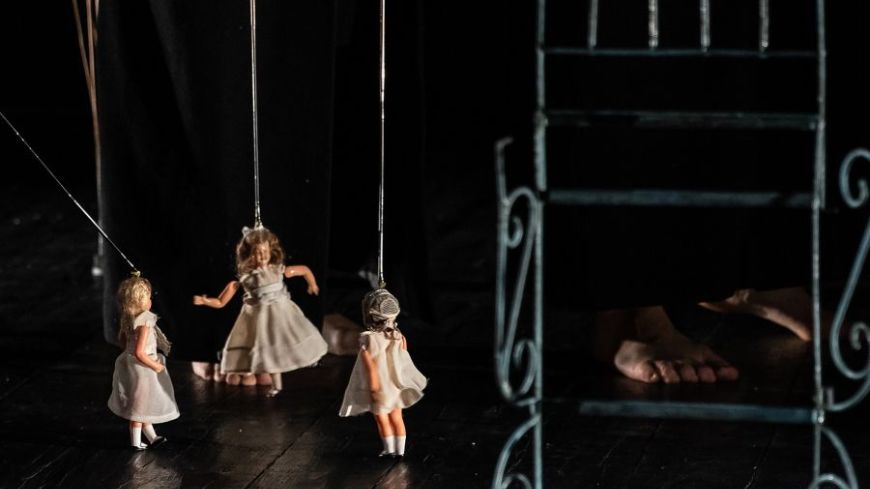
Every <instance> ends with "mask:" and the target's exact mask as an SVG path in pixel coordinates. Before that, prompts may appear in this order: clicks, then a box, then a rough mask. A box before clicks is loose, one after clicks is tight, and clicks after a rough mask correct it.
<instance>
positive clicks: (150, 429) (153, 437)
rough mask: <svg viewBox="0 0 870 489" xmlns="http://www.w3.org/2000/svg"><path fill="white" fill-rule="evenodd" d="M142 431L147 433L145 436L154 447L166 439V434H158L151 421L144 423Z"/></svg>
mask: <svg viewBox="0 0 870 489" xmlns="http://www.w3.org/2000/svg"><path fill="white" fill-rule="evenodd" d="M142 433H143V434H144V435H145V438H146V439H147V440H148V443H149V444H150V445H151V446H152V447H156V446H157V445H160V444H161V443H163V442H165V441H166V437H165V436H158V435H157V432H156V431H154V425H153V424H151V423H144V424H143V425H142Z"/></svg>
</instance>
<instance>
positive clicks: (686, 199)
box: [546, 189, 812, 209]
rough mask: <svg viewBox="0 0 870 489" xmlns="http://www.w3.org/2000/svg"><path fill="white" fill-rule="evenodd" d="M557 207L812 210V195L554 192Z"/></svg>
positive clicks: (550, 200)
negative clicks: (770, 208)
mask: <svg viewBox="0 0 870 489" xmlns="http://www.w3.org/2000/svg"><path fill="white" fill-rule="evenodd" d="M546 201H547V202H548V203H550V204H554V205H577V206H639V207H780V208H783V207H784V208H799V209H808V208H810V205H811V203H812V194H811V193H809V192H794V193H782V192H707V191H695V190H657V189H656V190H653V189H639V190H600V189H552V190H550V192H549V193H548V194H547V198H546Z"/></svg>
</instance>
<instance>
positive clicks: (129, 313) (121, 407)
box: [109, 276, 179, 450]
mask: <svg viewBox="0 0 870 489" xmlns="http://www.w3.org/2000/svg"><path fill="white" fill-rule="evenodd" d="M118 305H119V306H120V309H121V328H120V331H119V332H118V339H119V341H120V343H121V345H122V346H124V352H123V353H121V354H120V355H118V358H117V360H115V373H114V374H113V376H112V396H111V397H110V398H109V409H110V410H111V411H112V412H113V413H115V414H117V415H118V416H120V417H122V418H124V419H128V420H130V445H131V446H132V448H133V449H134V450H144V449H146V448H148V445H145V444H143V443H142V434H143V433H144V434H145V438H146V439H147V440H148V443H149V445H150V446H151V447H154V446H157V445H159V444H161V443H163V442H165V441H166V437H163V436H158V435H157V433H156V432H155V431H154V424H155V423H165V422H167V421H171V420H173V419H175V418H177V417H178V416H179V412H178V405H177V404H176V403H175V392H174V391H173V389H172V380H170V378H169V372H167V371H166V358H165V357H164V356H163V355H161V354H159V353H157V349H158V348H159V349H160V350H163V353H164V354H166V355H169V350H170V347H171V346H172V345H171V343H169V340H167V339H166V336H165V335H164V334H163V332H162V331H160V328H159V327H158V326H157V315H156V314H154V313H153V312H151V283H150V282H149V281H148V280H147V279H145V278H142V277H139V276H133V277H130V278H128V279H126V280H124V281H123V282H121V285H120V286H119V287H118Z"/></svg>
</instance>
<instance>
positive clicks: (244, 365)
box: [221, 265, 327, 373]
mask: <svg viewBox="0 0 870 489" xmlns="http://www.w3.org/2000/svg"><path fill="white" fill-rule="evenodd" d="M239 282H240V283H241V285H242V287H243V288H244V289H245V297H244V302H245V304H244V305H243V306H242V311H241V312H240V313H239V317H238V318H237V319H236V323H235V324H234V325H233V329H232V331H230V335H229V337H228V338H227V342H226V344H225V345H224V349H223V354H222V355H221V370H222V371H223V372H244V373H280V372H289V371H291V370H296V369H298V368H302V367H307V366H309V365H313V364H314V363H317V361H318V360H320V358H321V357H322V356H323V355H325V354H326V347H327V345H326V341H324V339H323V336H321V334H320V331H319V330H318V329H317V328H316V327H315V326H314V325H313V324H311V321H309V320H308V318H306V317H305V314H303V312H302V309H300V308H299V306H297V305H296V303H295V302H293V301H292V300H290V292H288V291H287V287H286V286H285V285H284V265H268V266H266V267H263V268H257V269H254V270H253V271H251V272H250V273H247V274H245V275H242V276H241V277H240V278H239Z"/></svg>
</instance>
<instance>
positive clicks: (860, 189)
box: [827, 148, 870, 411]
mask: <svg viewBox="0 0 870 489" xmlns="http://www.w3.org/2000/svg"><path fill="white" fill-rule="evenodd" d="M859 159H863V160H866V161H867V162H870V151H868V150H866V149H864V148H859V149H855V150H853V151H852V152H850V153H849V154H848V155H846V158H845V159H844V160H843V164H842V166H841V167H840V193H841V194H842V196H843V200H844V201H845V202H846V203H847V204H848V205H849V207H852V208H853V209H857V208H859V207H862V206H865V205H866V204H867V202H868V200H870V192H868V185H867V181H866V180H864V179H858V180H856V181H855V182H854V184H853V182H850V179H851V176H852V167H853V164H854V163H855V162H856V161H857V160H859ZM853 188H855V189H857V193H855V192H853ZM868 250H870V218H868V221H867V225H866V226H865V229H864V235H863V237H862V238H861V244H860V245H859V246H858V252H857V254H856V255H855V261H854V262H853V263H852V269H851V271H850V273H849V278H848V281H847V282H846V287H845V289H844V291H843V295H842V297H841V298H840V302H839V304H838V305H837V311H836V313H835V315H834V320H833V323H832V325H831V333H830V337H829V342H830V344H829V346H830V349H831V358H832V360H833V361H834V365H836V367H837V370H839V371H840V373H842V374H843V375H844V376H845V377H847V378H849V379H852V380H860V381H863V383H862V385H861V387H860V388H859V389H858V390H857V391H856V392H855V393H854V394H853V395H852V396H851V397H849V398H848V399H845V400H843V401H835V400H834V398H833V397H834V396H833V393H829V396H828V400H827V409H829V410H831V411H843V410H846V409H849V408H851V407H852V406H854V405H855V404H857V403H858V402H860V401H861V400H862V399H864V397H866V396H867V393H868V392H870V348H866V346H864V348H866V349H867V352H866V353H867V361H866V363H865V364H864V366H863V368H860V369H855V368H852V367H850V366H849V365H847V364H846V362H845V360H844V359H843V354H842V350H841V345H840V338H841V330H842V328H843V323H844V321H845V318H846V311H847V310H848V309H849V306H850V304H851V303H852V297H853V296H854V293H855V288H856V287H857V285H858V279H859V278H860V275H861V271H862V270H863V268H864V262H865V261H866V258H867V252H868ZM848 336H849V346H850V347H851V348H852V349H853V350H855V351H858V350H861V348H862V343H863V344H864V345H870V327H868V326H867V324H866V323H863V322H856V323H853V324H852V325H851V327H850V329H849V335H848ZM862 339H863V342H862Z"/></svg>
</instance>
